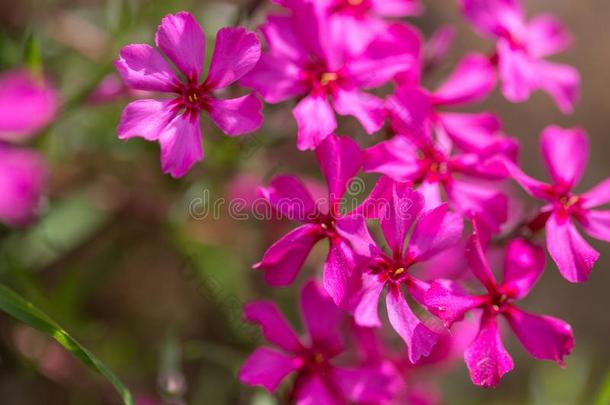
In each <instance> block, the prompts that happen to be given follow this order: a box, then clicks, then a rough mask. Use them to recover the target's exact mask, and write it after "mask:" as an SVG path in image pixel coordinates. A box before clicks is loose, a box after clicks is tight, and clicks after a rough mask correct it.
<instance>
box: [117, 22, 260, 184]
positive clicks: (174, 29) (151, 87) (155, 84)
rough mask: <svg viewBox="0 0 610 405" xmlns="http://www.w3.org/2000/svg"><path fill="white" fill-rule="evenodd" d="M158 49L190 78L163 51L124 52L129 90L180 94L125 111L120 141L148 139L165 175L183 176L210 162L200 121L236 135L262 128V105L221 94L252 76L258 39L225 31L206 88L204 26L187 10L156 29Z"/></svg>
mask: <svg viewBox="0 0 610 405" xmlns="http://www.w3.org/2000/svg"><path fill="white" fill-rule="evenodd" d="M155 43H156V44H157V46H158V47H159V48H160V50H161V51H162V52H163V55H164V56H166V57H167V58H168V59H169V60H171V61H172V62H173V63H174V64H175V65H176V67H177V68H178V70H179V71H180V73H182V75H183V78H182V79H179V78H178V76H176V74H175V73H174V71H173V70H172V68H171V66H170V65H169V64H168V63H167V62H166V61H165V59H164V58H163V56H162V55H161V53H159V52H158V51H157V50H156V49H155V48H153V47H151V46H150V45H146V44H132V45H127V46H125V47H123V48H122V49H121V53H120V57H119V59H118V60H117V61H116V63H115V65H116V68H117V70H118V72H119V73H120V75H121V77H122V78H123V81H124V82H125V83H126V85H127V86H128V87H130V88H132V89H135V90H147V91H155V92H162V93H170V94H171V93H173V96H172V97H173V98H167V99H161V100H137V101H134V102H132V103H130V104H129V105H127V107H126V108H125V110H123V115H122V117H121V121H120V123H119V127H118V135H119V138H120V139H123V140H125V139H130V138H133V137H142V138H144V139H146V140H147V141H158V142H159V143H160V145H161V165H162V168H163V172H164V173H169V174H171V175H172V176H173V177H182V176H184V175H185V174H186V173H187V172H188V171H189V169H190V168H191V167H192V166H193V165H194V164H195V163H196V162H198V161H200V160H201V159H203V147H202V144H201V128H200V125H199V116H200V114H201V112H202V111H206V112H207V113H209V114H210V117H211V118H212V121H214V123H215V124H216V125H217V126H218V127H219V128H220V129H221V130H222V131H223V132H224V133H225V134H226V135H229V136H235V135H241V134H244V133H248V132H252V131H255V130H256V129H258V128H259V127H260V126H261V124H262V115H261V113H260V110H261V108H262V106H261V103H260V101H259V100H258V99H257V98H256V97H255V96H254V95H252V94H249V95H246V96H242V97H238V98H234V99H228V100H223V99H219V98H216V96H215V94H214V92H215V91H217V90H220V89H224V88H226V87H227V86H229V85H230V84H232V83H234V82H236V81H237V80H239V79H240V78H241V77H242V76H243V75H245V74H246V73H247V72H249V71H250V70H251V69H252V68H253V67H254V66H255V65H256V63H257V62H258V60H259V58H260V43H259V41H258V38H257V37H256V34H254V33H252V32H248V31H246V30H245V29H243V28H223V29H221V30H220V31H218V34H217V36H216V45H215V47H214V54H213V55H212V60H211V63H210V69H209V71H208V74H207V78H206V79H205V80H204V81H203V82H200V81H199V78H200V76H201V73H202V70H203V65H204V55H205V37H204V35H203V32H202V30H201V27H200V26H199V24H198V23H197V21H195V19H194V18H193V16H192V15H191V14H189V13H187V12H179V13H177V14H175V15H172V14H170V15H167V16H165V17H164V18H163V20H162V21H161V25H159V28H158V29H157V34H156V36H155Z"/></svg>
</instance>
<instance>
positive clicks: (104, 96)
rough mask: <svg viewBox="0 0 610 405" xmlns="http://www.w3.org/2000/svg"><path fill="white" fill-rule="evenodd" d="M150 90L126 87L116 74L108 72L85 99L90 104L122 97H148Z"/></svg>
mask: <svg viewBox="0 0 610 405" xmlns="http://www.w3.org/2000/svg"><path fill="white" fill-rule="evenodd" d="M150 95H151V92H149V91H142V90H133V89H130V88H129V87H127V85H126V84H125V83H123V81H122V80H121V78H120V77H119V76H118V75H116V74H109V75H107V76H106V77H104V78H103V79H102V81H101V82H100V84H99V85H98V86H97V87H96V88H95V90H93V92H91V94H90V95H89V98H88V99H87V101H88V102H89V103H90V104H104V103H112V102H114V101H117V100H120V99H121V98H122V97H140V98H144V97H149V96H150Z"/></svg>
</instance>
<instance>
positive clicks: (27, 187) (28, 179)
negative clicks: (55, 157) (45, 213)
mask: <svg viewBox="0 0 610 405" xmlns="http://www.w3.org/2000/svg"><path fill="white" fill-rule="evenodd" d="M46 177H47V167H46V164H45V162H44V160H43V158H42V156H40V155H39V154H38V153H36V152H32V151H29V150H26V149H18V148H14V147H11V146H6V145H2V144H0V196H2V197H1V198H0V222H3V223H6V224H8V225H11V226H23V225H27V224H28V223H30V222H31V221H32V220H33V219H34V218H35V216H36V213H37V211H38V208H39V205H40V201H41V198H42V191H43V188H44V184H45V182H46Z"/></svg>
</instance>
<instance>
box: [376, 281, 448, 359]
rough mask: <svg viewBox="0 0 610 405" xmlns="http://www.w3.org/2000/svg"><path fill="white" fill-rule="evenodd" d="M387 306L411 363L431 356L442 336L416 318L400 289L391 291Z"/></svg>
mask: <svg viewBox="0 0 610 405" xmlns="http://www.w3.org/2000/svg"><path fill="white" fill-rule="evenodd" d="M386 306H387V310H388V318H389V319H390V324H392V327H393V328H394V330H395V331H396V332H397V333H398V334H399V335H400V337H401V338H402V339H403V340H404V341H405V343H406V344H407V352H408V356H409V361H410V362H411V363H413V364H415V363H417V361H418V360H419V359H420V358H421V357H422V356H423V357H427V356H429V355H430V353H432V349H433V348H434V346H435V345H436V343H437V342H438V339H439V338H440V335H439V334H438V333H436V332H434V331H432V330H430V328H428V327H427V326H426V325H424V323H423V322H422V321H420V320H419V319H418V318H417V316H415V314H414V313H413V311H412V310H411V308H410V307H409V305H408V304H407V301H406V299H405V297H403V295H402V293H401V292H400V289H399V288H392V289H390V291H389V292H388V295H387V296H386Z"/></svg>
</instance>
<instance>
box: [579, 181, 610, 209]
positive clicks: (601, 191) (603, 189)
mask: <svg viewBox="0 0 610 405" xmlns="http://www.w3.org/2000/svg"><path fill="white" fill-rule="evenodd" d="M582 197H583V199H584V201H583V204H582V205H583V207H584V208H595V207H599V206H601V205H605V204H608V203H610V179H606V180H604V181H602V182H601V183H599V184H598V185H596V186H595V187H593V188H592V189H591V190H589V191H587V192H586V193H584V194H583V195H582Z"/></svg>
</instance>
